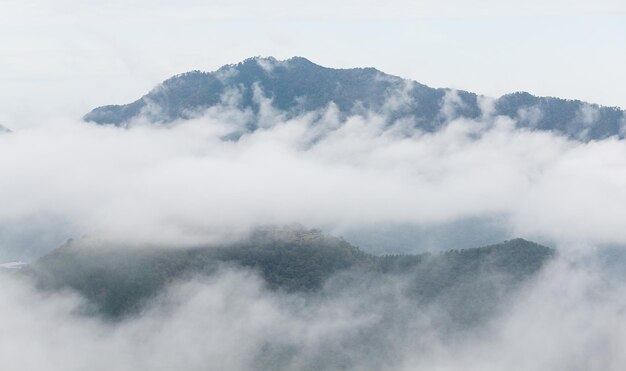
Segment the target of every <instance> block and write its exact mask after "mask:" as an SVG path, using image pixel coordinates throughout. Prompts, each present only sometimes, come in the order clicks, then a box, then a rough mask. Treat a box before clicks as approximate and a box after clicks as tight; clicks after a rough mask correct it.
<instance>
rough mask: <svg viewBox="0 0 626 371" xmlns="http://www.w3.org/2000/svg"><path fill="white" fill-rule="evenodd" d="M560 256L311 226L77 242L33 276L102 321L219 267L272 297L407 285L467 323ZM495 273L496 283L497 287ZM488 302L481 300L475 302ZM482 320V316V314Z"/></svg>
mask: <svg viewBox="0 0 626 371" xmlns="http://www.w3.org/2000/svg"><path fill="white" fill-rule="evenodd" d="M555 253H556V251H555V250H553V249H551V248H548V247H545V246H542V245H539V244H537V243H534V242H530V241H526V240H523V239H514V240H510V241H505V242H503V243H500V244H496V245H490V246H485V247H480V248H472V249H464V250H448V251H446V252H441V253H437V254H430V253H423V254H418V255H406V254H402V255H384V256H379V255H371V254H367V253H365V252H363V251H361V250H360V249H359V248H357V247H355V246H353V245H351V244H349V243H348V242H346V241H345V240H343V239H341V238H336V237H333V236H329V235H325V234H323V233H322V232H320V231H319V230H308V229H304V228H290V227H287V228H269V229H268V228H265V229H259V230H256V231H254V232H253V233H251V235H250V237H249V238H248V239H246V240H243V241H240V242H236V243H232V244H226V245H220V246H206V247H196V248H174V247H173V248H170V249H154V248H128V247H123V246H111V245H106V244H104V245H101V244H100V245H98V244H97V245H90V243H89V242H85V241H80V240H78V241H69V242H68V243H67V244H65V245H64V246H62V247H60V248H58V249H56V250H54V251H52V252H51V253H50V254H48V255H46V256H44V257H42V258H41V259H39V260H38V261H37V262H35V263H34V264H33V265H31V266H30V268H29V269H26V270H25V273H26V274H29V275H31V276H32V277H33V278H35V279H36V280H37V281H38V282H39V283H40V286H41V288H44V289H48V290H57V289H68V288H70V289H73V290H76V291H77V292H79V293H81V294H82V295H83V296H84V297H85V298H87V299H88V300H89V301H90V302H91V303H92V304H94V305H95V308H94V309H95V310H96V313H100V314H104V315H105V316H112V317H119V316H123V315H126V314H130V313H134V312H136V311H138V310H141V308H142V306H143V305H144V304H145V303H147V302H148V301H149V300H150V299H151V298H153V297H155V296H156V295H158V293H159V292H161V290H163V289H164V288H165V287H166V286H167V285H168V284H170V283H173V282H176V281H177V280H180V279H184V278H186V277H193V276H198V275H203V276H211V275H214V274H217V273H219V271H220V267H222V268H223V267H225V266H227V267H235V268H243V269H248V270H252V271H255V272H257V273H258V274H259V276H260V277H261V278H262V279H263V281H264V282H265V284H266V286H267V287H268V288H269V289H272V290H278V291H282V292H290V293H295V292H299V293H315V292H320V290H324V289H325V286H326V284H327V283H328V282H329V281H330V280H332V279H333V277H337V278H340V280H341V282H342V284H341V286H342V287H344V288H345V289H347V290H354V291H360V290H361V289H362V287H361V285H363V284H366V282H368V281H371V282H386V281H387V279H386V278H389V277H404V279H405V280H406V282H407V283H408V286H407V290H408V291H407V293H406V295H407V296H408V297H411V298H414V300H416V301H417V302H431V301H434V300H443V299H445V300H449V301H450V303H455V305H450V310H451V311H453V312H454V311H458V312H457V313H456V316H458V317H459V319H463V321H465V320H467V319H468V318H469V317H472V318H474V317H476V316H481V315H482V314H485V313H487V312H489V310H490V309H489V310H488V308H492V307H495V306H497V303H499V302H500V299H502V298H503V297H504V296H505V295H507V294H509V293H510V292H512V291H513V290H514V289H515V288H516V287H517V286H518V285H519V284H521V283H523V282H524V281H526V280H527V279H529V278H531V277H533V276H534V275H535V274H536V273H537V272H539V270H540V269H541V268H542V267H543V266H544V265H545V264H547V262H548V261H550V260H551V259H552V258H553V257H554V255H555ZM494 275H496V276H497V279H492V278H493V277H494ZM480 297H484V298H485V300H483V301H481V300H478V299H477V298H480ZM481 313H482V314H481Z"/></svg>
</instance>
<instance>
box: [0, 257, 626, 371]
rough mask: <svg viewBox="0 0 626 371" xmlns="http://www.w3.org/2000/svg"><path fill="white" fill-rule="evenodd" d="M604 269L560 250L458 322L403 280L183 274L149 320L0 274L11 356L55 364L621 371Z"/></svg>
mask: <svg viewBox="0 0 626 371" xmlns="http://www.w3.org/2000/svg"><path fill="white" fill-rule="evenodd" d="M573 263H576V264H573ZM581 263H582V264H581ZM598 268H599V267H598V266H593V265H590V264H585V263H584V260H576V261H571V260H568V259H566V258H562V259H561V260H558V261H556V262H555V263H554V264H552V265H550V266H549V267H548V269H547V270H545V271H544V272H543V273H542V275H540V276H539V277H537V279H536V280H534V281H532V282H530V283H529V284H527V285H526V286H524V287H523V289H522V291H521V292H519V293H518V294H517V295H515V296H513V297H512V298H511V300H509V301H507V302H505V303H504V305H505V306H504V307H503V308H502V309H503V310H502V311H500V312H499V313H500V314H499V315H496V316H493V317H492V318H490V319H489V320H488V321H487V323H485V324H483V325H481V326H478V327H469V328H465V329H464V330H460V331H459V330H458V329H457V330H454V329H450V328H447V327H446V326H445V322H441V319H440V318H439V317H438V316H439V315H440V314H441V313H443V312H446V311H448V310H449V309H450V308H446V307H445V306H443V307H442V306H440V305H439V304H435V305H434V306H430V307H420V306H419V305H416V303H415V302H414V301H411V300H409V299H408V298H407V297H406V296H405V294H404V292H405V291H403V289H402V287H403V284H404V283H403V281H402V279H400V278H394V279H391V280H389V281H383V282H368V283H364V287H363V291H362V292H361V291H359V290H356V291H353V292H345V291H341V290H337V289H333V288H332V286H330V287H327V289H325V291H324V294H323V295H319V296H315V295H310V296H301V295H297V294H285V293H281V292H272V291H268V290H267V289H265V288H264V286H263V285H262V283H261V281H260V280H259V279H258V278H257V277H256V276H255V275H254V274H251V273H250V272H246V271H241V270H232V269H226V270H223V271H222V272H221V273H220V274H218V275H216V276H213V277H211V278H196V279H192V280H189V281H185V282H179V283H176V284H174V285H172V286H171V287H170V288H169V289H168V290H167V291H166V292H164V293H163V294H162V296H161V297H160V298H159V299H158V300H157V301H156V302H155V303H154V305H153V306H152V307H150V308H148V309H146V310H145V311H144V312H143V313H142V314H141V315H140V316H137V317H132V318H129V319H126V320H124V321H121V322H118V323H110V322H103V321H101V320H99V319H97V318H92V317H85V316H82V315H80V314H78V313H80V311H79V310H78V308H79V306H80V305H81V299H80V298H79V297H77V296H75V295H73V294H71V293H55V294H50V293H48V294H42V293H41V292H38V291H36V290H34V289H33V288H32V287H31V286H30V285H29V283H28V282H27V281H24V280H17V279H16V278H15V277H16V276H14V275H0V283H1V284H2V287H3V290H2V291H0V328H2V332H0V345H1V346H0V363H1V364H2V365H3V366H5V367H7V368H10V369H19V370H41V369H44V368H45V369H47V370H51V371H55V370H64V371H66V370H84V369H85V368H89V369H95V370H100V369H101V370H109V369H116V370H170V369H186V370H200V369H205V368H206V367H207V365H210V367H211V368H213V367H215V368H220V369H229V370H249V369H256V368H263V369H270V368H271V369H290V370H305V369H311V368H313V367H315V368H316V369H329V370H330V369H337V367H339V366H340V367H341V368H343V369H347V370H377V369H381V368H385V369H392V370H449V371H451V370H468V369H470V370H504V369H506V370H528V369H533V370H538V371H541V370H555V369H558V370H563V369H577V368H579V367H580V369H603V370H619V369H621V367H622V366H623V362H624V361H625V360H624V357H623V355H622V353H623V352H622V349H623V346H624V344H625V343H626V338H625V337H624V335H623V334H624V326H623V323H624V311H623V307H624V304H626V303H624V299H623V298H624V295H623V293H624V285H623V281H619V280H615V279H611V280H607V277H606V276H603V274H601V273H600V272H602V269H601V267H600V269H598ZM613 278H614V277H613ZM365 286H367V287H365Z"/></svg>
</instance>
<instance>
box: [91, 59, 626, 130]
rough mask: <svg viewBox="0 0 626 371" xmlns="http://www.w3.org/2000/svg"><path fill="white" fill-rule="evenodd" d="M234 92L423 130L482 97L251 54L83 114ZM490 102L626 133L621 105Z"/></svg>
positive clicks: (161, 108)
mask: <svg viewBox="0 0 626 371" xmlns="http://www.w3.org/2000/svg"><path fill="white" fill-rule="evenodd" d="M233 92H237V93H238V94H239V95H240V96H239V100H238V101H237V102H235V104H234V105H233V106H232V107H231V108H236V109H249V110H251V111H252V112H255V113H258V112H259V110H260V104H259V102H258V95H259V92H260V93H261V94H262V95H263V96H265V97H266V98H268V99H270V100H271V104H272V106H273V107H275V108H276V109H278V110H280V111H281V112H286V113H287V115H288V116H291V117H293V116H297V115H299V114H303V113H306V112H310V111H316V110H320V109H324V108H326V107H327V106H328V105H329V104H330V103H331V102H332V103H333V104H335V105H336V107H337V108H338V111H339V112H340V113H341V114H343V115H344V116H347V115H352V114H362V113H363V112H368V111H372V112H376V113H382V114H384V115H386V116H387V117H388V119H389V120H390V121H393V120H398V119H403V118H409V119H411V120H413V121H414V125H415V128H416V129H419V130H423V131H435V130H437V129H439V128H440V127H442V126H443V125H444V124H445V123H446V122H447V121H449V120H450V119H452V118H456V117H463V118H468V119H478V118H480V117H481V115H482V108H481V104H480V103H481V102H480V101H481V99H487V97H485V96H483V95H479V94H476V93H472V92H468V91H464V90H454V89H447V88H431V87H429V86H427V85H424V84H421V83H419V82H416V81H413V80H408V79H403V78H401V77H398V76H393V75H389V74H386V73H384V72H381V71H379V70H377V69H375V68H373V67H366V68H346V69H335V68H328V67H323V66H320V65H317V64H315V63H313V62H311V61H310V60H308V59H306V58H303V57H293V58H290V59H286V60H277V59H276V58H273V57H254V58H248V59H246V60H244V61H242V62H239V63H237V64H228V65H224V66H222V67H220V68H219V69H217V70H215V71H212V72H202V71H198V70H195V71H190V72H185V73H181V74H178V75H175V76H173V77H171V78H169V79H167V80H165V81H163V82H162V83H161V84H159V85H157V87H155V88H154V89H152V90H151V91H150V92H148V93H147V94H146V95H144V96H142V97H141V98H139V99H138V100H136V101H134V102H132V103H129V104H125V105H107V106H101V107H97V108H95V109H94V110H92V111H91V112H89V113H87V114H86V115H85V116H84V117H83V119H84V120H85V121H88V122H95V123H97V124H111V125H117V126H125V125H126V124H127V123H128V122H130V121H132V120H133V119H136V118H138V117H140V116H143V117H147V118H148V120H149V121H151V122H154V123H158V122H164V123H168V122H172V121H175V120H178V119H189V118H193V117H195V116H197V115H199V114H201V113H202V112H203V111H204V110H206V109H208V108H210V107H214V106H218V105H223V104H225V97H226V96H228V94H231V95H232V93H233ZM255 94H256V95H255ZM230 103H232V102H230ZM493 103H494V114H495V115H498V116H506V117H509V118H512V119H514V120H516V122H517V125H518V127H524V128H529V129H533V130H547V131H552V132H555V133H558V134H561V135H565V136H567V137H570V138H573V139H579V140H585V141H588V140H597V139H604V138H607V137H611V136H618V137H623V136H624V134H625V132H624V131H625V128H626V116H624V111H623V110H621V109H620V108H618V107H605V106H601V105H598V104H591V103H586V102H583V101H580V100H567V99H560V98H555V97H537V96H533V95H531V94H530V93H526V92H514V93H510V94H505V95H503V96H501V97H499V98H497V99H494V100H493ZM445 105H451V106H452V107H453V110H452V111H453V112H452V113H451V115H452V117H451V116H450V112H443V109H444V108H445ZM257 127H258V124H257V123H255V122H254V120H252V121H251V122H249V123H248V130H251V131H253V130H255V129H256V128H257Z"/></svg>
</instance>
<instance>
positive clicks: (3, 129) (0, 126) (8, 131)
mask: <svg viewBox="0 0 626 371" xmlns="http://www.w3.org/2000/svg"><path fill="white" fill-rule="evenodd" d="M10 132H11V130H9V129H7V128H5V127H4V126H2V125H0V134H4V133H10Z"/></svg>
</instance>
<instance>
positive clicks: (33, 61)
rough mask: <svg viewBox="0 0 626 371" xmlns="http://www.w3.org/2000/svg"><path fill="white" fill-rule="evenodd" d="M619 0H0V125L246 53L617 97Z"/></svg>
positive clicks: (621, 83) (472, 85)
mask: <svg viewBox="0 0 626 371" xmlns="http://www.w3.org/2000/svg"><path fill="white" fill-rule="evenodd" d="M625 46H626V2H624V1H618V0H598V1H594V2H591V1H586V0H574V1H560V0H549V1H539V0H530V1H495V0H488V1H482V2H478V3H477V2H466V1H459V0H452V1H445V2H442V1H434V0H427V1H408V0H391V1H385V2H379V1H373V0H360V1H356V0H348V1H342V2H336V1H329V0H321V1H317V2H300V3H298V2H293V1H285V0H268V1H264V2H258V1H250V0H235V1H198V0H183V1H176V2H174V1H165V0H158V1H147V0H135V1H119V0H114V1H108V2H99V1H98V2H96V1H77V0H56V1H48V0H46V1H44V0H19V1H16V0H0V125H4V126H8V127H11V128H13V129H17V128H19V127H22V126H31V125H34V124H40V123H42V122H43V120H42V118H46V117H50V116H65V117H68V116H69V117H80V116H81V115H82V114H83V113H85V112H86V111H88V110H89V109H91V108H92V107H94V106H97V105H103V104H110V103H126V102H129V101H131V100H134V99H136V98H138V97H139V96H141V95H142V94H144V93H145V92H147V91H148V90H149V89H150V88H151V87H153V86H154V85H155V84H157V83H159V82H160V81H162V80H164V79H166V78H168V77H170V76H171V75H173V74H176V73H181V72H185V71H188V70H193V69H199V70H214V69H216V68H218V67H220V66H221V65H223V64H226V63H235V62H238V61H241V60H242V59H244V58H246V57H250V56H256V55H263V56H269V55H272V56H275V57H277V58H279V59H282V58H288V57H291V56H294V55H300V56H304V57H306V58H308V59H310V60H312V61H314V62H316V63H318V64H322V65H325V66H329V67H356V66H373V67H376V68H378V69H380V70H382V71H385V72H387V73H391V74H395V75H400V76H403V77H407V78H411V79H414V80H417V81H419V82H422V83H425V84H428V85H431V86H434V87H452V88H459V89H465V90H470V91H474V92H477V93H482V94H486V95H491V96H498V95H500V94H504V93H507V92H512V91H518V90H526V91H530V92H531V93H533V94H537V95H553V96H559V97H566V98H579V99H583V100H587V101H591V102H597V103H600V104H604V105H617V106H621V107H626V70H625V69H624V67H623V66H626V47H625Z"/></svg>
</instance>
